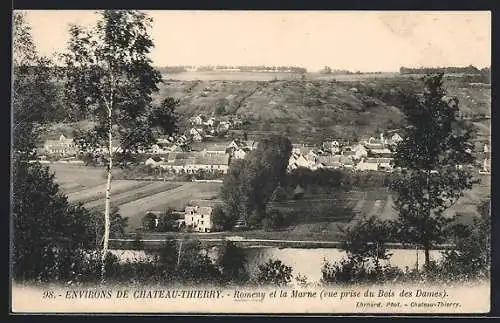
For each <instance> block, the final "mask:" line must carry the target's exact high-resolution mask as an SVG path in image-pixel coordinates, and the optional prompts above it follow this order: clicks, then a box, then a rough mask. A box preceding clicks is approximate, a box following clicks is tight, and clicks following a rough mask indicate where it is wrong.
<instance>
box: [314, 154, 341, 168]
mask: <svg viewBox="0 0 500 323" xmlns="http://www.w3.org/2000/svg"><path fill="white" fill-rule="evenodd" d="M318 164H320V165H321V167H319V166H318V168H333V169H337V168H340V167H341V166H342V164H341V163H340V156H319V157H318Z"/></svg>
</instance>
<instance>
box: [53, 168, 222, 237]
mask: <svg viewBox="0 0 500 323" xmlns="http://www.w3.org/2000/svg"><path fill="white" fill-rule="evenodd" d="M51 170H52V171H54V172H55V175H56V176H55V179H56V182H57V183H59V186H60V188H61V189H62V191H63V192H65V193H66V194H67V196H68V199H69V200H70V201H71V202H79V203H83V204H84V206H85V207H87V208H89V209H95V210H100V211H103V210H104V197H105V189H106V185H105V179H104V169H102V168H93V167H83V166H73V165H66V164H52V165H51ZM219 187H220V184H219V183H194V182H157V181H156V182H153V181H134V180H114V181H112V186H111V189H112V191H111V192H112V195H111V197H112V204H113V205H116V206H118V207H119V208H120V214H121V215H122V216H124V217H128V218H129V227H128V230H129V231H133V230H135V229H136V228H138V227H139V226H141V219H142V217H143V216H144V215H145V213H146V212H147V211H163V210H165V209H166V208H168V207H172V208H175V209H178V210H181V209H184V207H185V206H186V204H188V203H189V202H190V201H192V200H203V199H213V198H215V197H216V196H217V194H218V191H219Z"/></svg>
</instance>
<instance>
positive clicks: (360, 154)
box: [351, 144, 368, 159]
mask: <svg viewBox="0 0 500 323" xmlns="http://www.w3.org/2000/svg"><path fill="white" fill-rule="evenodd" d="M351 151H354V152H355V154H354V158H356V159H361V158H364V157H367V156H368V150H366V148H365V147H364V146H363V145H360V144H357V145H354V146H352V147H351Z"/></svg>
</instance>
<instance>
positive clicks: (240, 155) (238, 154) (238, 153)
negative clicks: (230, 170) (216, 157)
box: [233, 148, 247, 159]
mask: <svg viewBox="0 0 500 323" xmlns="http://www.w3.org/2000/svg"><path fill="white" fill-rule="evenodd" d="M246 155H247V151H246V149H242V148H239V149H237V150H235V151H234V152H233V157H234V159H245V156H246Z"/></svg>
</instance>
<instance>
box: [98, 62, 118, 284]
mask: <svg viewBox="0 0 500 323" xmlns="http://www.w3.org/2000/svg"><path fill="white" fill-rule="evenodd" d="M110 70H111V68H110ZM110 79H111V82H110V93H109V101H108V102H107V108H108V153H109V154H108V167H107V172H108V174H107V175H108V176H107V182H106V202H105V206H104V237H103V240H104V241H103V246H102V255H101V282H102V283H104V282H105V281H106V256H107V254H108V245H109V227H110V222H111V221H110V216H109V213H110V208H111V169H112V168H113V96H114V85H115V84H114V75H113V73H112V72H111V75H110Z"/></svg>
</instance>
